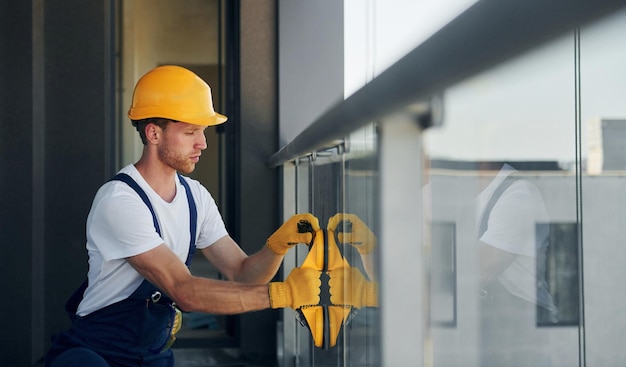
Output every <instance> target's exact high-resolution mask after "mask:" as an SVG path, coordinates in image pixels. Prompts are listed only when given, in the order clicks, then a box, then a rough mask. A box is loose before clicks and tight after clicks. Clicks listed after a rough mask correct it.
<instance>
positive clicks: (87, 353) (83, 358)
mask: <svg viewBox="0 0 626 367" xmlns="http://www.w3.org/2000/svg"><path fill="white" fill-rule="evenodd" d="M85 366H89V367H111V365H109V364H108V363H107V362H106V361H105V360H104V358H102V357H101V356H100V355H99V354H98V353H96V352H94V351H93V350H91V349H88V348H83V347H77V348H72V349H68V350H66V351H65V352H63V353H61V354H60V355H59V356H58V357H57V358H56V359H55V360H54V362H52V364H51V365H50V367H85Z"/></svg>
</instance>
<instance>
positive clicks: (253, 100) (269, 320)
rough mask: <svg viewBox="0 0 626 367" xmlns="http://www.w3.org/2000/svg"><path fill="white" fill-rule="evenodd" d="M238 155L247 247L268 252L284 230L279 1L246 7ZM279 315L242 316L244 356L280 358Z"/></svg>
mask: <svg viewBox="0 0 626 367" xmlns="http://www.w3.org/2000/svg"><path fill="white" fill-rule="evenodd" d="M239 32H240V39H239V60H238V61H239V62H238V69H237V70H235V72H236V73H238V74H239V76H238V79H239V86H238V87H235V88H234V91H235V93H236V95H238V99H239V101H238V105H239V109H238V117H239V118H238V121H235V123H237V124H238V125H239V129H238V133H237V142H236V149H237V150H238V155H239V159H238V162H237V166H236V169H237V188H238V189H237V191H236V193H235V195H236V197H237V200H236V201H237V203H238V204H237V209H236V211H235V213H236V216H237V221H238V223H239V225H238V228H239V230H238V232H239V233H238V237H239V243H240V245H241V247H242V248H243V249H244V250H245V251H246V252H247V253H249V254H251V253H254V252H256V251H258V250H259V249H260V248H261V247H262V246H264V244H265V241H266V239H267V237H268V236H269V235H271V234H272V232H273V231H274V230H275V229H276V228H277V227H278V225H279V220H278V219H279V213H278V176H277V172H276V170H274V169H270V168H269V167H268V166H267V164H266V162H267V159H268V158H269V157H270V156H271V155H272V154H273V153H274V152H275V151H276V150H277V134H278V124H277V120H278V118H277V74H276V68H277V64H276V63H277V60H276V37H277V36H276V1H275V0H262V1H261V0H258V1H241V2H240V11H239ZM277 315H278V313H277V311H275V310H266V311H262V312H254V313H249V314H243V315H241V316H240V328H239V340H240V345H241V351H242V353H244V354H245V355H247V356H248V357H249V358H258V359H261V360H266V359H274V358H275V357H276V317H277Z"/></svg>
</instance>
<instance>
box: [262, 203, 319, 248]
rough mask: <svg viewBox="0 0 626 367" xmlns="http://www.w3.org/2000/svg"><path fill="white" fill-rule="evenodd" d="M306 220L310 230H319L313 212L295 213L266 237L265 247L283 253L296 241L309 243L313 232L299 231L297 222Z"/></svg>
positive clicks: (317, 221) (296, 242) (295, 243)
mask: <svg viewBox="0 0 626 367" xmlns="http://www.w3.org/2000/svg"><path fill="white" fill-rule="evenodd" d="M303 221H304V222H308V223H309V224H310V225H311V227H310V229H311V230H312V232H316V231H319V230H320V224H319V220H318V219H317V218H316V217H315V216H313V214H310V213H306V214H296V215H294V216H292V217H291V218H289V220H287V221H286V222H285V223H283V225H282V226H280V228H278V229H277V230H276V232H274V233H273V234H272V235H271V236H270V237H269V238H268V239H267V243H266V245H267V247H269V249H270V250H272V251H273V252H274V253H275V254H278V255H284V254H286V253H287V251H289V249H290V248H291V247H293V246H295V245H297V244H298V243H306V244H309V243H310V242H311V240H312V239H313V233H311V232H300V231H299V230H300V228H299V227H298V224H301V222H303Z"/></svg>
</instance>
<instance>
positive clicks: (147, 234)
mask: <svg viewBox="0 0 626 367" xmlns="http://www.w3.org/2000/svg"><path fill="white" fill-rule="evenodd" d="M96 206H97V207H96V208H94V210H92V215H91V217H90V218H89V220H88V223H87V225H88V227H89V228H88V230H87V233H88V234H89V236H90V240H91V241H92V243H93V244H94V245H95V246H96V247H97V248H98V250H99V251H100V253H101V254H102V256H103V258H104V259H105V260H106V261H110V260H114V259H121V258H126V257H130V256H134V255H138V254H141V253H143V252H146V251H149V250H151V249H153V248H155V247H157V246H159V245H160V244H162V243H163V239H162V238H161V237H160V236H159V234H158V233H157V232H156V229H155V227H154V223H153V221H152V214H151V212H150V210H149V209H148V207H147V206H146V204H145V203H144V202H143V201H142V200H141V198H140V197H139V196H138V195H137V194H136V193H134V192H126V191H124V190H119V191H118V192H116V193H114V194H112V195H110V196H108V197H107V198H106V199H103V200H101V201H99V202H98V203H96Z"/></svg>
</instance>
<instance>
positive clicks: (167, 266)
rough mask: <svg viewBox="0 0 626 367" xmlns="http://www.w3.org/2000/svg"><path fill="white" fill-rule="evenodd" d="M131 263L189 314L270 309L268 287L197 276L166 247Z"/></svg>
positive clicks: (155, 249)
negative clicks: (192, 312)
mask: <svg viewBox="0 0 626 367" xmlns="http://www.w3.org/2000/svg"><path fill="white" fill-rule="evenodd" d="M128 261H129V262H130V264H131V265H132V266H133V267H134V268H135V269H136V270H137V271H138V272H139V273H140V274H141V275H143V276H144V277H145V278H146V279H148V280H149V281H150V282H151V283H152V284H154V285H155V286H156V287H158V288H159V289H161V290H162V291H164V292H165V293H166V294H167V295H169V296H170V298H172V299H173V300H174V301H175V302H176V304H178V306H179V307H180V308H181V309H183V310H185V311H197V312H205V313H212V314H237V313H242V312H247V311H256V310H262V309H265V308H269V307H270V300H269V294H268V285H267V284H244V283H240V282H235V281H224V280H216V279H207V278H201V277H196V276H193V275H192V274H191V273H190V272H189V269H187V266H185V264H184V263H183V262H182V261H181V260H180V259H179V258H178V257H177V256H176V255H175V254H174V253H173V252H172V251H171V250H170V249H169V248H168V247H167V246H166V245H165V244H162V245H160V246H158V247H156V248H154V249H152V250H150V251H147V252H144V253H142V254H139V255H136V256H132V257H130V258H128Z"/></svg>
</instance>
